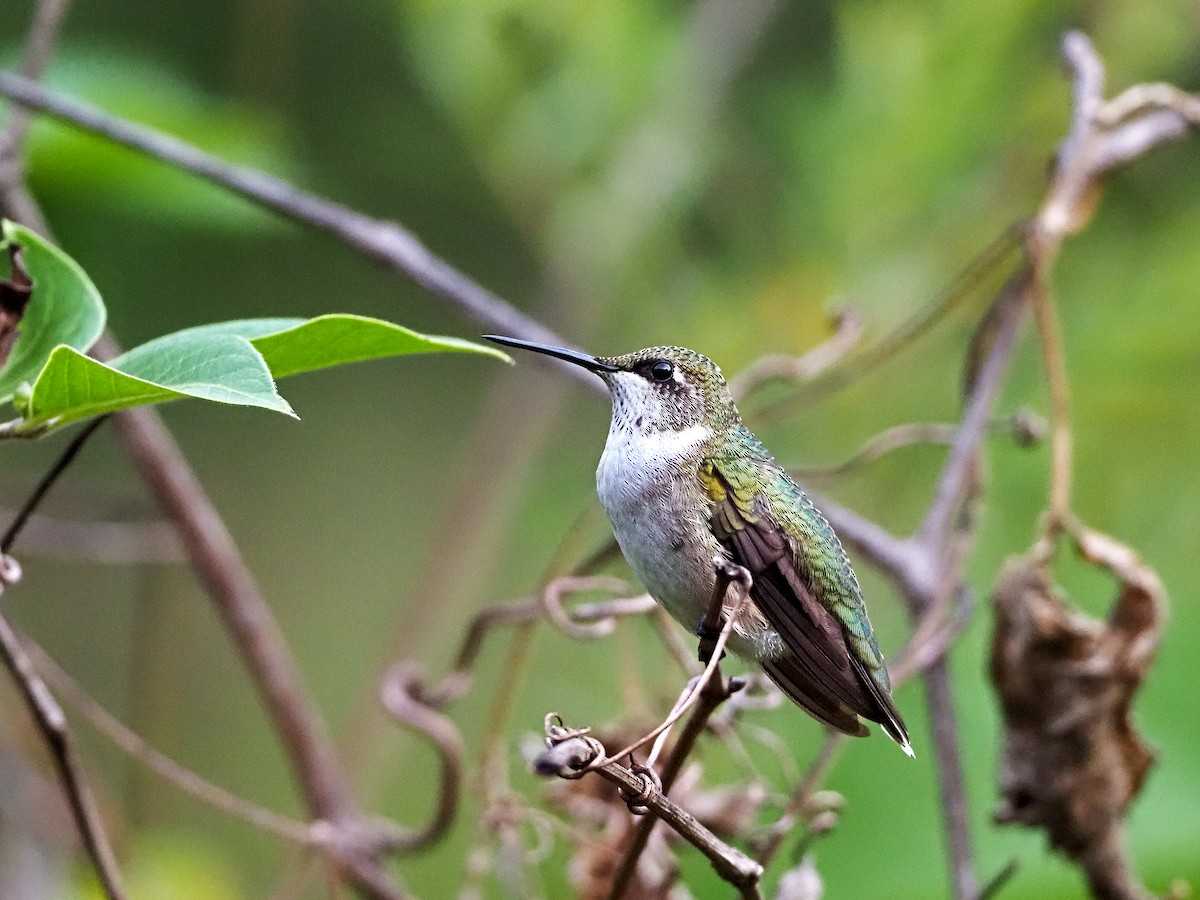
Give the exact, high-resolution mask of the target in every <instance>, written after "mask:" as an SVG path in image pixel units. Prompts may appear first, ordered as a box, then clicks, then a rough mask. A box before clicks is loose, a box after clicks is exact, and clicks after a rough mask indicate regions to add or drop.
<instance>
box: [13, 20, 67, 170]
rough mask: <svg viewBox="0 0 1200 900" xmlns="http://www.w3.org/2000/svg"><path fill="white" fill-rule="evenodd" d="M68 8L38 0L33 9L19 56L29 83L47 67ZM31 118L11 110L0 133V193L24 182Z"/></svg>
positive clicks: (26, 113)
mask: <svg viewBox="0 0 1200 900" xmlns="http://www.w3.org/2000/svg"><path fill="white" fill-rule="evenodd" d="M70 5H71V3H70V0H38V3H37V5H36V6H35V7H34V10H33V21H32V22H31V23H30V26H29V35H28V37H26V38H25V48H24V51H23V53H22V54H21V74H22V75H23V76H25V78H28V79H29V80H30V81H35V82H36V81H38V80H39V79H40V78H41V77H42V73H43V72H45V70H46V66H47V65H49V63H50V57H51V56H53V54H54V47H55V44H57V43H58V35H59V32H60V31H61V30H62V23H63V21H64V20H65V19H66V17H67V9H68V7H70ZM30 118H31V116H30V114H29V110H28V109H23V108H21V109H14V110H13V111H12V112H11V113H10V114H9V116H8V119H7V120H6V121H5V123H4V128H3V130H0V191H6V190H7V189H9V188H10V187H12V186H15V185H18V184H20V183H21V182H22V181H23V180H24V179H23V177H22V162H21V161H22V158H23V156H24V149H25V140H26V138H27V137H28V135H29V123H30Z"/></svg>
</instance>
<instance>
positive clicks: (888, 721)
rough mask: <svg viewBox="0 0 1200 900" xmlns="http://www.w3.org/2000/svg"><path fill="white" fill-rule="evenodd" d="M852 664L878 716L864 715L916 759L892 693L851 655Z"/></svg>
mask: <svg viewBox="0 0 1200 900" xmlns="http://www.w3.org/2000/svg"><path fill="white" fill-rule="evenodd" d="M850 664H851V665H852V666H854V671H855V673H856V674H857V675H858V678H859V680H860V681H861V682H862V683H863V686H864V687H865V688H866V689H867V694H868V696H869V697H870V698H871V699H872V700H874V701H875V707H876V714H874V715H873V714H871V713H864V715H866V717H867V718H868V719H870V720H871V721H873V722H878V723H879V724H880V726H882V727H883V730H884V731H885V732H887V736H888V737H890V738H891V739H892V740H893V741H895V742H896V743H897V744H899V745H900V749H901V750H903V751H904V752H905V753H907V754H908V755H909V756H911V757H913V758H914V759H915V758H916V754H915V753H913V748H912V744H910V743H909V741H908V728H907V727H905V725H904V720H903V719H902V718H900V710H898V709H896V703H895V701H893V700H892V695H891V692H890V691H888V690H886V689H885V688H884V687H883V686H882V685H880V684H879V683H878V682H877V681H876V680H875V679H874V678H872V677H871V673H870V672H868V671H867V670H866V667H865V666H864V665H863V664H862V662H861V661H860V660H859V659H858V657H857V656H854V655H853V654H851V658H850Z"/></svg>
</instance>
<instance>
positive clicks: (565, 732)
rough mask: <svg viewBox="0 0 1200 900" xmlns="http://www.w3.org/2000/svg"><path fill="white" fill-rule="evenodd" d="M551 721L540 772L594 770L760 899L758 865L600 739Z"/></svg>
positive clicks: (572, 774) (565, 774) (563, 773)
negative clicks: (622, 762) (607, 751)
mask: <svg viewBox="0 0 1200 900" xmlns="http://www.w3.org/2000/svg"><path fill="white" fill-rule="evenodd" d="M550 718H551V717H547V719H548V723H547V724H548V731H547V736H548V743H549V744H550V748H549V749H548V750H546V751H545V752H544V753H543V754H542V755H541V756H539V757H538V759H537V760H536V761H535V764H534V765H535V769H536V771H537V772H538V774H540V775H557V776H558V777H560V778H579V777H580V776H581V775H583V774H584V773H585V772H589V771H595V772H598V773H599V774H600V775H601V776H602V777H603V778H605V779H607V780H608V781H611V782H612V783H613V784H615V785H617V787H619V788H620V789H621V790H622V792H623V794H624V795H625V796H627V797H632V798H634V800H635V801H636V803H637V804H638V805H639V806H640V807H645V808H646V810H647V811H648V812H650V813H652V814H653V815H655V816H657V817H658V818H660V819H662V820H663V821H664V822H666V823H667V825H669V826H670V827H671V828H673V829H675V831H676V832H678V833H679V835H680V836H681V837H683V838H684V839H685V840H687V841H688V842H689V843H690V844H692V845H693V846H694V847H696V848H697V849H698V850H700V852H701V853H703V854H704V855H705V856H706V857H708V859H709V861H710V862H711V863H712V864H713V868H714V869H716V871H717V874H718V875H720V876H721V877H722V878H723V879H724V880H725V881H727V882H729V883H730V884H732V885H734V886H735V887H737V888H738V890H739V891H741V892H742V896H744V897H756V896H758V890H757V885H758V881H759V879H760V878H761V877H762V871H763V869H762V866H761V865H759V864H758V863H757V862H755V861H754V860H753V859H751V858H750V857H748V856H746V854H744V853H742V852H741V851H740V850H738V849H737V848H736V847H731V846H730V845H728V844H726V843H725V842H724V841H722V840H721V839H720V838H718V837H717V836H716V835H715V834H713V833H712V832H711V831H709V830H708V829H707V828H705V827H704V826H703V825H701V824H700V822H699V821H697V820H696V818H695V817H694V816H692V815H691V813H689V812H688V811H687V810H685V809H683V808H682V807H680V806H678V805H676V804H675V803H673V802H672V801H671V800H669V799H668V798H667V797H666V796H665V795H664V794H663V792H662V791H661V790H659V789H658V788H657V786H655V785H654V784H653V783H651V782H650V781H649V779H648V778H647V777H646V776H645V775H638V774H636V773H634V772H633V771H632V770H630V769H627V768H626V767H624V766H622V765H620V764H619V763H617V762H616V761H615V759H616V758H615V757H606V754H605V751H604V747H603V746H602V745H600V742H599V741H597V740H595V739H594V738H588V737H586V733H585V732H580V731H576V730H573V729H566V728H562V727H561V726H554V725H550V724H549V719H550ZM606 758H607V759H608V761H607V762H604V763H602V764H600V765H599V766H597V765H596V764H597V762H598V761H599V760H601V759H606Z"/></svg>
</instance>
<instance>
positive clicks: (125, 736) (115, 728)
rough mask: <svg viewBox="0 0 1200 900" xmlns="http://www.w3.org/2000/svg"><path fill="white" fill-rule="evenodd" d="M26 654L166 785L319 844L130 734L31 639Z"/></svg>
mask: <svg viewBox="0 0 1200 900" xmlns="http://www.w3.org/2000/svg"><path fill="white" fill-rule="evenodd" d="M22 643H23V644H24V646H25V648H26V650H27V651H28V653H29V654H30V656H31V657H33V658H34V659H35V660H36V662H37V667H38V668H39V669H40V670H41V671H43V672H44V673H45V674H46V678H47V680H48V681H50V682H51V683H52V684H53V685H54V689H55V690H56V691H57V692H58V693H59V694H60V695H61V696H62V697H65V698H66V701H67V703H68V704H69V705H70V706H72V707H74V708H75V710H76V711H78V712H79V713H80V715H82V716H83V717H84V718H85V719H87V720H88V722H90V723H91V724H92V726H93V727H94V728H95V729H96V730H97V731H99V732H100V733H101V734H103V735H104V736H105V737H107V738H108V739H109V740H110V741H112V742H113V743H114V744H116V745H117V746H118V747H120V748H121V749H122V750H124V751H125V752H126V753H128V754H129V755H130V756H132V757H133V758H134V759H136V760H138V761H139V762H141V763H142V764H143V765H145V766H146V768H148V769H150V771H152V772H154V773H155V774H156V775H158V776H159V777H160V778H162V779H163V780H164V781H166V782H168V783H170V784H173V785H174V786H175V787H177V788H178V789H179V790H181V791H183V792H184V793H185V794H189V795H191V796H192V797H195V798H196V799H197V800H200V801H201V802H203V803H206V804H208V805H209V806H211V807H213V808H214V809H219V810H220V811H221V812H224V813H226V814H228V815H230V816H233V817H234V818H236V819H241V820H242V821H244V822H247V823H249V824H251V825H253V826H255V827H256V828H261V829H263V830H264V831H269V832H271V833H273V834H276V835H278V836H279V837H282V838H284V839H285V840H289V841H293V842H295V843H298V844H312V843H315V840H316V839H315V836H314V834H313V830H312V827H311V826H309V825H308V824H306V823H304V822H300V821H297V820H296V819H292V818H289V817H287V816H284V815H281V814H279V813H277V812H274V811H272V810H269V809H266V808H264V807H261V806H258V805H256V804H254V803H250V802H249V801H247V800H245V799H243V798H242V797H239V796H238V795H236V794H232V793H230V792H229V791H227V790H225V789H224V788H222V787H219V786H218V785H215V784H213V783H212V782H211V781H208V780H207V779H206V778H203V777H201V776H200V775H197V774H196V773H195V772H193V771H192V770H191V769H188V768H185V767H184V766H181V765H180V764H179V763H178V762H176V761H175V760H173V759H171V758H170V757H169V756H167V755H166V754H164V753H162V752H160V751H158V750H156V749H155V748H154V747H152V746H150V744H149V743H147V742H146V740H145V739H144V738H142V736H141V735H139V734H137V732H135V731H133V730H132V729H130V728H128V727H127V726H126V725H125V724H124V723H122V722H121V721H120V720H119V719H117V718H116V717H115V716H114V715H113V714H112V713H110V712H109V711H108V710H106V709H105V708H104V707H103V706H101V705H100V704H99V703H97V702H96V701H95V700H94V699H93V698H92V697H90V696H89V695H88V694H87V693H86V692H85V691H84V690H83V688H81V687H80V686H79V684H78V683H76V681H75V680H74V679H73V678H71V676H70V675H68V674H67V673H66V671H64V670H63V668H62V667H61V666H59V665H58V664H57V663H56V662H55V661H54V660H53V659H51V658H50V656H49V655H48V654H47V653H46V651H45V650H43V649H42V648H41V647H40V646H39V645H38V644H36V643H34V642H33V641H31V640H30V639H29V638H27V637H26V638H24V639H23V640H22Z"/></svg>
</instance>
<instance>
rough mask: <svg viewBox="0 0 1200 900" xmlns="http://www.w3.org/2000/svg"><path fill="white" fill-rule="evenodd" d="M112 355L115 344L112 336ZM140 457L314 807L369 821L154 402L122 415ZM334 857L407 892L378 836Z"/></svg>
mask: <svg viewBox="0 0 1200 900" xmlns="http://www.w3.org/2000/svg"><path fill="white" fill-rule="evenodd" d="M101 349H103V351H104V352H103V355H104V357H105V358H112V357H113V356H115V355H116V348H115V346H114V345H113V343H112V342H111V340H108V341H106V342H105V343H104V345H103V347H102V348H101ZM115 423H116V427H117V429H118V431H119V433H120V434H121V436H122V438H123V439H124V441H125V444H126V447H127V449H128V450H129V453H130V455H131V456H132V458H133V461H134V464H135V465H136V466H137V468H138V470H139V471H140V472H141V475H142V478H143V479H144V480H145V481H146V483H147V485H148V486H149V487H150V489H151V491H152V492H153V493H154V495H155V497H156V498H157V500H158V501H159V504H160V505H161V506H162V509H163V512H164V513H165V514H166V515H167V517H168V518H170V519H171V520H172V521H174V523H175V525H176V528H177V529H178V531H179V536H180V539H181V541H182V542H183V545H184V548H185V550H186V552H187V554H188V558H189V559H190V561H191V564H192V567H193V568H194V569H195V571H196V573H197V575H198V576H199V577H200V580H201V583H202V584H203V585H204V587H205V589H206V590H207V592H208V594H209V597H210V598H211V599H212V601H213V602H214V604H215V606H216V608H217V611H218V612H219V613H220V615H221V617H222V618H223V619H224V621H225V625H226V627H227V628H228V629H229V633H230V635H231V637H232V638H233V641H234V645H235V646H236V647H237V649H238V651H239V653H240V654H241V656H242V659H243V661H244V662H245V664H246V666H247V668H248V670H249V672H250V674H251V678H252V680H253V682H254V685H255V687H256V688H257V689H258V691H259V693H260V695H261V696H262V699H263V702H264V704H265V706H266V709H267V712H268V713H269V714H270V716H271V719H272V722H273V724H274V727H275V730H276V731H277V732H278V734H279V737H280V741H281V743H282V745H283V749H284V750H285V752H286V753H287V754H288V756H289V758H290V761H291V764H292V770H293V773H294V774H295V776H296V778H297V780H298V782H299V784H300V787H301V790H302V791H303V794H304V798H305V802H306V805H307V806H308V809H309V812H310V813H311V815H312V816H313V818H314V819H321V820H325V821H327V822H330V823H332V824H333V825H334V826H337V827H341V826H342V825H343V823H345V828H346V829H348V830H351V831H355V832H362V831H369V830H370V829H368V828H366V826H364V825H363V824H362V823H361V822H360V821H359V819H360V813H359V812H358V810H357V806H356V804H355V801H354V798H353V795H352V793H351V791H350V786H349V784H348V783H347V781H346V776H345V773H344V772H343V770H342V768H341V764H340V763H339V761H338V759H337V756H336V754H335V753H334V749H333V744H332V741H331V740H330V737H329V734H328V731H327V730H326V726H325V723H324V721H323V719H322V718H321V716H320V714H319V712H318V711H317V709H316V708H315V707H314V706H313V704H312V701H311V699H310V698H309V695H308V692H307V691H306V689H305V688H304V685H303V682H302V681H301V678H300V674H299V672H298V671H297V669H296V665H295V661H294V660H293V658H292V654H291V650H290V648H289V647H288V645H287V642H286V641H285V640H284V637H283V634H282V633H281V632H280V630H279V626H278V624H277V623H276V621H275V618H274V616H272V614H271V610H270V607H269V606H268V605H267V602H266V600H265V598H264V597H263V596H262V593H261V592H260V591H259V589H258V585H257V584H256V583H255V581H254V577H253V575H251V573H250V571H249V569H248V568H247V566H246V564H245V561H244V560H243V559H242V556H241V553H240V552H239V551H238V548H237V545H236V544H235V543H234V541H233V538H232V537H231V536H230V534H229V531H228V530H227V529H226V527H225V524H224V522H223V521H222V520H221V517H220V515H219V514H218V513H217V511H216V509H215V507H214V506H213V505H212V501H210V500H209V498H208V495H207V494H206V493H205V492H204V489H203V487H202V486H201V485H200V482H199V481H198V479H197V478H196V475H195V473H194V472H193V471H192V468H191V466H189V465H188V463H187V460H186V459H185V458H184V456H183V454H182V453H181V452H180V450H179V447H178V445H177V444H176V443H175V440H174V438H172V437H171V434H170V432H169V431H167V429H166V426H164V425H163V423H162V419H161V418H160V417H159V416H158V414H157V413H155V412H154V411H153V410H151V409H145V408H143V409H132V410H128V411H126V412H123V413H120V414H119V415H117V416H116V417H115ZM332 846H333V847H335V849H336V853H335V861H336V863H337V864H338V865H339V866H340V867H341V868H342V869H343V870H344V871H345V873H346V874H347V877H348V878H349V879H350V880H351V881H352V882H353V883H354V884H355V885H356V886H357V887H358V888H359V889H360V890H362V891H363V892H365V893H366V894H368V895H369V896H371V897H377V898H397V897H400V896H402V894H401V892H400V891H399V890H398V889H397V888H396V886H395V885H394V884H393V883H392V881H391V879H390V877H389V876H388V875H387V874H386V873H385V872H384V871H383V869H382V868H381V867H380V866H379V864H378V862H377V861H376V860H375V859H374V858H373V856H372V854H371V852H370V851H371V848H373V847H376V846H378V841H376V840H374V839H371V838H370V837H369V836H367V837H363V838H362V839H361V840H356V841H354V842H347V841H334V842H332Z"/></svg>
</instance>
